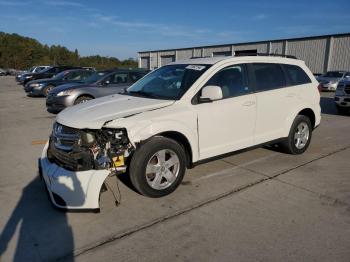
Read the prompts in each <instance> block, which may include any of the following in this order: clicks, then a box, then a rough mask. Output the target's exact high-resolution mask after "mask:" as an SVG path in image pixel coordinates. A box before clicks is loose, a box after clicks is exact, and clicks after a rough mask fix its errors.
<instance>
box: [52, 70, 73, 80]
mask: <svg viewBox="0 0 350 262" xmlns="http://www.w3.org/2000/svg"><path fill="white" fill-rule="evenodd" d="M71 74H72V73H71ZM68 76H70V74H69V71H63V72H60V73H58V74H57V75H55V76H54V77H53V79H63V78H65V77H68Z"/></svg>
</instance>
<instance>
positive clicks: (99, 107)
mask: <svg viewBox="0 0 350 262" xmlns="http://www.w3.org/2000/svg"><path fill="white" fill-rule="evenodd" d="M174 102H175V101H174V100H160V99H151V98H144V97H134V96H128V95H117V94H116V95H111V96H105V97H101V98H97V99H93V100H90V101H88V102H86V103H82V104H78V105H76V106H72V107H68V108H66V109H65V110H63V111H62V112H61V113H59V114H58V115H57V117H56V121H57V122H59V123H60V124H62V125H65V126H69V127H73V128H79V129H83V128H89V129H100V128H102V126H103V125H104V123H105V122H107V121H111V120H115V119H118V118H123V117H126V116H130V115H133V114H138V113H142V112H145V111H149V110H153V109H157V108H161V107H165V106H170V105H172V104H173V103H174Z"/></svg>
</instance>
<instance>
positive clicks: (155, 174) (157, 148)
mask: <svg viewBox="0 0 350 262" xmlns="http://www.w3.org/2000/svg"><path fill="white" fill-rule="evenodd" d="M185 171H186V154H185V150H184V148H183V147H182V146H181V145H180V144H179V143H177V142H176V141H174V140H172V139H169V138H166V137H153V138H151V139H149V140H148V141H147V142H146V143H145V144H143V145H141V146H140V148H139V149H137V150H136V151H135V153H134V155H133V157H132V160H131V162H130V169H129V173H130V179H131V182H132V184H133V186H134V187H135V188H136V189H137V191H138V192H140V193H141V194H143V195H145V196H148V197H162V196H165V195H168V194H170V193H171V192H173V191H174V190H175V189H176V188H177V187H178V186H179V184H180V183H181V181H182V179H183V177H184V174H185Z"/></svg>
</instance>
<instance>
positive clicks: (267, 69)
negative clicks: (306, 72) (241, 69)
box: [252, 63, 286, 92]
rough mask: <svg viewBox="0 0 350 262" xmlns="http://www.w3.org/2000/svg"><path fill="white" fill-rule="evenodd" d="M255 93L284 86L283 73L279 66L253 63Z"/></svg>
mask: <svg viewBox="0 0 350 262" xmlns="http://www.w3.org/2000/svg"><path fill="white" fill-rule="evenodd" d="M252 68H253V73H254V75H255V88H256V91H258V92H259V91H267V90H272V89H277V88H281V87H285V86H286V80H285V78H284V72H283V70H282V68H281V66H280V65H279V64H272V63H253V64H252Z"/></svg>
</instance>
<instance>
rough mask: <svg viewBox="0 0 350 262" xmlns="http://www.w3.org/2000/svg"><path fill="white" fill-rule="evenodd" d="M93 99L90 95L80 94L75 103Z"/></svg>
mask: <svg viewBox="0 0 350 262" xmlns="http://www.w3.org/2000/svg"><path fill="white" fill-rule="evenodd" d="M91 99H93V98H92V97H90V96H80V97H78V98H77V99H76V100H75V101H74V105H77V104H82V103H85V102H87V101H89V100H91Z"/></svg>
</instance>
